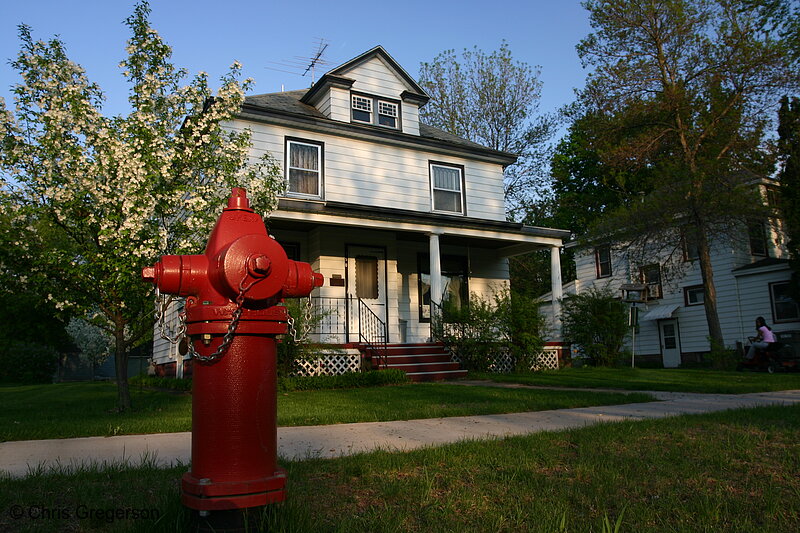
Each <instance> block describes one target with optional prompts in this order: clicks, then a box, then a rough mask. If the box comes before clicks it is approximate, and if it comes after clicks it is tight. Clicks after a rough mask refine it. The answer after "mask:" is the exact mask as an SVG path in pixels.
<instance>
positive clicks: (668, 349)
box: [658, 320, 681, 368]
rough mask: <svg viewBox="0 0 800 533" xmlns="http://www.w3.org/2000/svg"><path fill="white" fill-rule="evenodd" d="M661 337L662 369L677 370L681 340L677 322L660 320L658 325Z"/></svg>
mask: <svg viewBox="0 0 800 533" xmlns="http://www.w3.org/2000/svg"><path fill="white" fill-rule="evenodd" d="M658 329H659V333H660V336H661V358H662V359H663V361H664V368H677V367H678V366H679V365H680V364H681V340H680V336H679V335H678V321H677V320H662V321H660V322H659V324H658Z"/></svg>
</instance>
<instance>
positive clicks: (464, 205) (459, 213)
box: [428, 163, 467, 216]
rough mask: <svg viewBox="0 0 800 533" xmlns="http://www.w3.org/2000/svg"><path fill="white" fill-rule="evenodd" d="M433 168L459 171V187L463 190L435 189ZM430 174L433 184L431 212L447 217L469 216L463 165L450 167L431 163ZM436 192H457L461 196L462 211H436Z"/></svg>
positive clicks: (444, 164) (445, 164) (429, 166)
mask: <svg viewBox="0 0 800 533" xmlns="http://www.w3.org/2000/svg"><path fill="white" fill-rule="evenodd" d="M433 167H440V168H447V169H456V170H458V175H459V178H460V179H459V187H461V190H458V191H456V190H453V189H443V188H441V187H435V186H434V183H433V181H434V180H433ZM428 174H429V175H430V182H431V211H432V212H434V213H442V214H447V215H456V216H464V215H466V214H467V195H466V191H465V190H464V189H465V184H464V167H463V166H461V165H449V164H447V163H430V164H429V165H428ZM435 191H444V192H457V193H459V194H460V195H461V211H447V210H444V209H436V197H435V196H436V195H435V194H434V192H435Z"/></svg>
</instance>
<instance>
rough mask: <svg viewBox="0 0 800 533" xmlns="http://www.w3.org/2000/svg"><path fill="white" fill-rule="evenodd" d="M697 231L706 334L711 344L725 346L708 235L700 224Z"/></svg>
mask: <svg viewBox="0 0 800 533" xmlns="http://www.w3.org/2000/svg"><path fill="white" fill-rule="evenodd" d="M699 228H700V230H699V231H698V232H697V234H698V235H697V251H698V256H699V259H700V274H701V276H702V279H703V290H704V293H705V294H704V296H703V305H704V307H705V311H706V322H707V323H708V335H709V337H710V339H711V343H712V346H711V348H712V349H713V348H714V345H715V344H716V346H718V347H724V346H725V339H724V338H723V337H722V326H721V325H720V322H719V313H718V312H717V289H716V287H715V286H714V270H713V268H712V265H711V250H710V244H709V242H708V235H707V234H706V232H705V231H704V228H703V227H702V226H699Z"/></svg>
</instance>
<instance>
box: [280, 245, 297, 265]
mask: <svg viewBox="0 0 800 533" xmlns="http://www.w3.org/2000/svg"><path fill="white" fill-rule="evenodd" d="M280 245H281V246H282V247H283V250H284V251H285V252H286V257H288V258H289V259H291V260H292V261H300V243H297V242H282V243H280Z"/></svg>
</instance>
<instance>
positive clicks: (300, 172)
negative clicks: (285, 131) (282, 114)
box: [286, 139, 323, 198]
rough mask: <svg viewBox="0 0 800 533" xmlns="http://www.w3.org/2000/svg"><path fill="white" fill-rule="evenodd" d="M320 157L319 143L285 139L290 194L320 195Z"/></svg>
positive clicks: (300, 195)
mask: <svg viewBox="0 0 800 533" xmlns="http://www.w3.org/2000/svg"><path fill="white" fill-rule="evenodd" d="M322 157H323V145H322V144H321V143H314V142H310V141H301V140H296V139H287V140H286V181H287V183H288V185H287V190H288V193H289V195H290V196H297V197H301V198H321V197H322Z"/></svg>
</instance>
